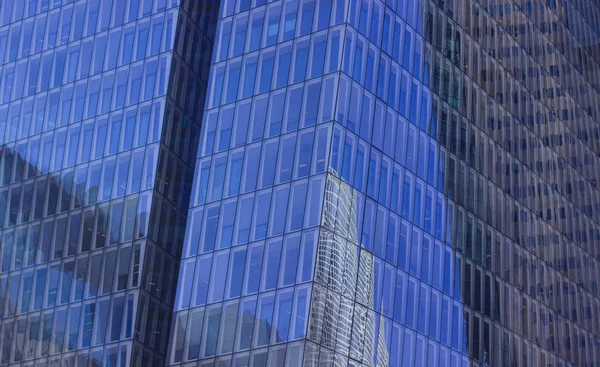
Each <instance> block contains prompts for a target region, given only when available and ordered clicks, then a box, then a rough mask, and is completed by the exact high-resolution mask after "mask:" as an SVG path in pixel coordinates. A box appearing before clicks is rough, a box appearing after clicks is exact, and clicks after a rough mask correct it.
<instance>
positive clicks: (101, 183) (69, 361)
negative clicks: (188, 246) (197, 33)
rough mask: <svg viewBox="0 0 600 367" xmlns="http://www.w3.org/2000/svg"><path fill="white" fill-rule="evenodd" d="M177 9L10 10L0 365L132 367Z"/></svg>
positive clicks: (143, 3) (103, 4) (158, 0)
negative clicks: (100, 366)
mask: <svg viewBox="0 0 600 367" xmlns="http://www.w3.org/2000/svg"><path fill="white" fill-rule="evenodd" d="M178 5H179V4H178V1H176V0H127V1H126V0H123V1H121V0H114V1H113V0H93V1H65V0H63V1H60V0H14V1H2V2H1V4H0V73H1V75H2V76H1V79H0V91H1V93H0V146H1V148H0V251H1V259H2V262H1V271H0V317H1V330H0V333H1V334H0V335H1V336H0V344H1V346H0V350H1V353H0V364H2V365H5V364H6V365H7V364H11V365H25V366H33V365H34V363H35V365H36V366H46V365H50V366H53V365H75V363H76V362H77V364H78V365H87V363H90V361H91V363H92V365H107V366H116V365H119V366H125V365H129V358H130V355H131V353H132V342H131V341H130V339H131V338H132V337H133V336H134V335H133V333H134V320H135V319H136V313H137V306H138V291H136V290H135V288H137V287H138V286H139V285H140V284H141V283H140V282H141V269H142V261H143V259H144V252H145V248H146V243H145V242H144V241H143V238H145V237H146V233H147V228H148V221H149V218H150V207H151V201H152V200H153V189H154V187H155V179H156V178H157V177H156V172H157V164H158V163H157V162H159V150H160V149H161V147H160V145H159V144H160V141H161V139H162V131H163V127H162V126H163V115H164V114H165V109H166V107H165V104H166V98H165V96H166V94H167V88H168V84H169V75H170V72H171V59H172V52H171V50H172V47H173V46H172V45H173V42H174V38H175V31H176V27H177V17H178V8H177V6H178ZM193 155H194V153H192V156H193ZM162 181H164V179H163V180H162ZM162 181H159V182H160V184H161V185H163V183H162ZM174 181H175V182H177V178H175V179H174ZM175 263H176V262H175ZM161 312H162V311H161ZM169 312H170V310H165V311H164V314H166V315H168V313H169ZM163 318H167V317H165V316H163ZM167 319H168V318H167ZM166 322H168V321H166ZM157 330H159V331H160V330H163V333H164V334H163V337H166V335H167V332H168V325H161V326H160V327H157ZM128 339H129V341H128ZM163 349H165V347H163ZM163 353H164V351H163Z"/></svg>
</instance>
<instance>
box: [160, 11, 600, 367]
mask: <svg viewBox="0 0 600 367" xmlns="http://www.w3.org/2000/svg"><path fill="white" fill-rule="evenodd" d="M265 2H266V1H260V0H258V1H256V0H255V1H240V2H235V1H225V2H223V4H222V10H221V16H220V21H219V25H218V42H217V43H216V49H215V58H214V65H213V67H212V76H211V85H210V90H209V93H210V94H209V100H208V104H209V105H208V107H209V111H208V112H207V114H206V115H205V119H204V121H205V122H204V126H203V135H202V143H201V147H200V150H201V151H200V155H199V160H198V167H197V173H198V174H197V177H196V178H195V188H194V192H193V203H192V209H191V211H190V217H189V224H190V225H189V226H188V228H189V230H188V233H187V236H186V245H185V250H184V254H183V259H184V260H183V266H182V272H181V275H180V284H179V287H180V289H179V292H178V295H179V296H178V299H177V303H178V304H177V309H178V310H182V311H180V312H178V313H177V315H176V322H175V323H174V334H173V348H172V351H171V354H170V356H169V358H171V363H180V362H184V361H187V360H195V359H198V358H200V359H201V362H200V364H199V365H212V363H215V362H217V363H218V362H220V363H229V361H231V360H232V358H233V362H235V363H238V361H239V363H242V364H244V363H246V361H250V364H251V365H252V364H254V365H264V364H266V363H267V362H268V363H269V364H272V365H279V363H285V364H286V365H294V364H295V363H297V362H298V361H299V360H300V358H299V357H300V356H301V355H302V354H303V355H304V363H306V364H308V365H311V364H312V363H316V361H330V360H331V359H330V358H332V357H331V356H332V355H333V354H336V353H334V350H333V349H329V346H330V345H321V346H319V345H318V344H315V343H313V342H319V341H320V340H321V339H320V338H321V335H322V334H324V333H325V331H324V330H326V329H323V330H321V329H318V327H319V325H320V324H319V323H318V322H317V323H314V326H315V327H316V328H317V329H316V330H313V329H311V332H310V333H308V332H306V331H305V330H303V328H306V325H307V324H306V322H308V324H309V325H310V326H311V327H312V326H313V324H311V323H312V322H313V321H314V319H311V317H312V314H311V315H309V320H308V321H307V320H306V319H305V318H303V315H301V314H300V313H299V311H298V310H306V309H307V308H306V307H308V309H310V310H311V311H310V312H313V308H314V307H315V306H316V305H318V306H320V304H318V303H311V304H309V305H308V306H306V303H305V302H306V296H305V295H306V294H307V292H309V291H312V294H313V295H314V294H316V293H317V294H321V293H319V291H320V290H321V288H323V287H321V286H320V285H319V284H318V283H312V284H311V283H306V285H303V284H304V283H303V282H304V281H306V280H312V278H311V277H310V276H308V277H306V278H304V276H303V274H304V270H303V269H306V268H310V267H314V261H310V260H309V261H307V259H309V256H308V254H309V253H310V252H311V251H315V249H314V247H315V246H317V247H318V251H320V250H321V249H322V248H321V247H319V246H320V239H319V237H318V236H320V235H321V233H322V231H323V230H317V229H314V230H313V229H308V230H307V229H306V227H307V226H308V227H310V226H311V225H313V224H314V223H316V222H317V221H316V220H315V219H313V217H312V211H311V209H312V208H313V207H312V206H311V204H312V200H317V201H318V203H319V204H318V205H317V206H319V212H320V205H321V204H320V203H321V200H322V196H321V195H322V194H321V192H322V191H319V192H318V195H315V194H313V193H311V192H309V193H308V196H306V194H307V191H309V190H310V188H311V187H312V186H310V185H311V184H313V182H317V183H315V185H316V186H319V189H320V190H322V189H323V183H322V179H321V176H320V175H319V174H318V173H320V172H323V171H324V168H322V166H321V164H325V165H327V166H328V167H330V168H331V169H333V170H334V171H335V172H336V173H337V174H339V176H340V177H341V178H342V179H343V180H344V181H345V182H348V183H350V184H351V185H352V186H353V187H354V188H355V189H356V190H357V192H356V197H357V235H358V237H359V240H358V241H359V242H360V244H361V245H362V246H363V247H364V248H365V249H367V250H368V251H370V252H371V253H373V255H374V256H373V259H374V272H375V279H374V292H375V293H374V303H373V306H372V307H373V310H372V311H374V312H375V313H376V315H377V318H380V319H383V323H375V325H383V326H381V327H383V328H384V333H383V334H384V335H385V338H386V341H385V343H386V347H387V350H388V351H389V352H390V355H389V358H390V365H392V366H397V365H400V364H409V365H410V364H413V363H417V362H419V363H426V364H427V365H437V364H438V363H439V365H442V366H446V365H449V364H450V363H452V364H453V365H458V364H462V365H467V364H469V363H472V364H474V365H482V364H485V365H489V364H493V365H564V366H569V365H578V364H592V363H595V361H597V360H598V358H599V356H598V355H597V353H598V352H597V351H598V346H600V340H599V339H598V335H600V330H599V329H600V326H599V325H598V323H597V322H596V320H597V319H598V317H600V307H599V306H600V303H599V299H598V286H597V280H596V279H598V274H597V271H598V266H597V259H598V255H599V254H598V250H597V246H596V245H597V241H598V238H599V232H598V227H597V223H596V222H597V221H598V213H597V210H598V191H597V189H596V182H597V177H596V176H597V172H598V170H597V168H596V167H597V162H596V161H597V159H598V158H597V152H598V150H599V149H600V147H599V145H598V138H599V134H598V128H597V113H598V111H597V106H598V95H597V88H598V79H599V78H598V63H597V62H596V60H598V59H599V57H598V56H599V52H598V46H597V45H595V44H593V43H592V44H590V42H589V40H590V39H593V38H594V36H595V35H596V34H597V33H598V32H597V30H596V28H597V26H596V25H597V24H598V14H599V13H598V8H597V6H596V4H594V3H593V2H590V1H584V2H578V3H577V4H575V5H574V4H571V3H570V2H554V1H548V2H543V3H536V4H535V5H534V4H532V3H529V2H526V1H516V2H513V1H508V0H506V1H500V2H497V3H493V4H490V3H489V2H487V1H481V2H475V1H470V0H460V1H448V2H444V3H439V2H425V1H423V2H412V1H405V0H397V1H396V0H389V1H386V2H385V4H384V3H382V2H379V1H366V0H364V1H363V0H350V1H333V0H332V1H326V0H320V1H317V0H298V1H285V0H283V1H277V2H270V3H269V4H265ZM342 50H343V52H342ZM342 54H343V57H342V56H340V55H342ZM339 69H341V70H342V72H341V73H333V74H327V73H328V72H335V71H336V70H339ZM315 70H316V71H317V72H316V73H315ZM322 72H324V74H323V75H321V74H322ZM429 88H431V90H432V91H433V93H431V92H430V90H429ZM331 91H333V93H330V92H331ZM333 107H335V112H334V111H333V110H332V108H333ZM332 119H334V120H335V122H334V123H329V122H328V121H330V120H332ZM313 121H314V122H316V123H317V125H316V127H315V128H313V127H310V126H312V125H313V124H314V122H313ZM298 128H299V130H297V129H298ZM313 129H315V130H313ZM320 129H323V130H322V131H323V136H324V138H323V139H324V142H323V144H321V143H320V142H321V140H320V139H319V136H320V135H319V133H320V131H321V130H320ZM313 131H314V132H313ZM303 134H308V136H310V138H309V137H307V136H306V135H303ZM314 134H317V136H315V135H314ZM303 137H305V138H304V139H303ZM303 141H304V142H306V144H307V145H303V144H302V143H303ZM323 147H324V148H323ZM323 150H324V151H325V152H324V153H321V152H322V151H323ZM320 154H323V155H320ZM303 160H304V163H303ZM312 174H316V175H315V176H311V175H312ZM306 175H308V176H309V178H308V179H306V178H303V177H306ZM289 180H291V183H289V184H283V183H284V182H287V181H289ZM256 190H258V191H256ZM305 196H306V198H305ZM290 200H291V201H290ZM303 200H304V201H303ZM284 203H287V205H286V204H284ZM298 203H301V205H300V206H298V205H297V204H298ZM267 208H268V209H267ZM315 213H316V212H315ZM293 223H296V225H294V224H293ZM300 229H303V231H300ZM282 234H283V236H281V235H282ZM315 241H316V242H315ZM317 242H318V243H317ZM316 243H317V244H316ZM305 255H306V256H305ZM290 258H292V259H294V262H291V263H290V262H289V259H290ZM296 263H298V266H299V267H297V268H295V265H294V268H295V269H296V271H294V272H293V273H292V274H291V275H290V270H289V269H290V267H289V265H290V264H296ZM301 269H302V271H300V270H301ZM285 274H288V276H289V277H286V275H285ZM285 279H288V282H286V281H285ZM315 281H317V282H318V280H315ZM292 285H293V286H292ZM324 286H326V287H327V286H328V285H326V284H325V285H324ZM417 310H418V311H417ZM281 315H285V316H284V317H283V318H282V316H281ZM317 321H318V320H317ZM376 327H379V326H376ZM197 330H202V331H201V332H200V333H197V332H196V331H197ZM208 330H210V332H208ZM297 330H300V331H301V332H300V333H296V331H297ZM192 331H193V332H192ZM302 331H305V333H302ZM283 334H287V337H286V336H285V335H283ZM379 334H380V332H379V330H378V331H377V332H376V333H374V335H379ZM282 335H283V336H282ZM313 336H314V337H313ZM306 338H307V339H308V340H303V339H306ZM311 338H312V339H311ZM296 339H297V341H295V340H296ZM284 342H287V343H289V344H285V343H284ZM286 349H287V351H286ZM300 350H303V352H301V351H300ZM374 350H377V353H379V351H380V350H381V348H376V349H374ZM232 353H233V355H232ZM286 353H287V354H286ZM337 354H339V353H337ZM342 354H343V353H342ZM215 357H216V359H213V358H215ZM333 358H337V357H333ZM467 358H470V359H467ZM282 361H285V362H282ZM349 361H350V362H342V363H351V361H352V359H350V360H349ZM377 361H378V359H377V356H375V355H374V356H373V361H372V362H371V363H367V364H372V363H377ZM352 363H354V362H352ZM363 363H365V361H364V360H363Z"/></svg>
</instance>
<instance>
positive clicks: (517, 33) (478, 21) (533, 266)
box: [424, 0, 600, 366]
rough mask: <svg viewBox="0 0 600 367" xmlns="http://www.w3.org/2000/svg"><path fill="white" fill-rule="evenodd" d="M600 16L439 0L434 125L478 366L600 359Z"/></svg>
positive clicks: (431, 59) (591, 6) (433, 8)
mask: <svg viewBox="0 0 600 367" xmlns="http://www.w3.org/2000/svg"><path fill="white" fill-rule="evenodd" d="M575 3H577V4H575ZM599 15H600V12H599V9H598V4H597V3H594V2H591V1H581V2H571V1H562V2H558V1H544V2H529V1H499V2H494V3H491V2H488V1H473V0H463V1H455V2H445V3H443V4H441V5H440V4H439V3H438V2H433V1H430V2H428V3H427V4H426V10H425V15H424V19H425V24H424V27H425V28H424V35H425V36H424V37H425V39H426V41H427V45H426V49H425V58H426V61H425V62H426V63H427V64H428V65H430V67H431V70H432V72H431V79H430V81H429V82H430V87H431V89H432V90H433V91H434V93H435V96H434V98H433V119H432V122H434V124H432V127H431V130H430V131H429V133H430V134H431V136H434V137H435V138H436V140H437V141H439V143H440V145H441V147H440V155H439V157H440V160H439V167H440V175H443V180H440V181H439V185H438V187H439V188H440V189H441V190H443V193H444V195H447V196H448V198H449V199H448V204H447V215H448V217H449V218H451V219H450V223H449V228H451V229H452V237H451V238H450V237H449V238H447V240H448V241H450V240H451V241H452V242H451V243H452V245H453V247H454V248H455V249H456V251H457V253H458V254H457V256H456V262H455V269H456V271H455V276H456V277H457V279H456V282H457V284H458V285H459V286H460V288H461V291H460V293H459V294H457V296H460V297H461V301H462V302H463V304H464V326H462V325H461V328H464V333H465V335H466V336H467V337H466V345H465V352H466V353H467V354H468V356H469V357H470V358H471V361H472V363H473V364H475V365H498V366H499V365H503V366H507V365H520V366H528V365H552V366H572V365H593V364H597V363H598V360H599V359H600V355H598V351H599V350H600V349H599V348H598V347H599V346H600V325H599V324H598V318H599V317H600V299H599V293H598V291H599V290H598V279H599V278H598V276H599V275H600V274H598V271H599V270H600V268H599V266H598V259H599V255H600V252H599V250H598V249H599V247H598V244H599V243H598V239H599V234H600V233H599V227H598V223H599V222H600V220H599V218H600V216H599V213H598V208H599V207H598V203H599V195H598V194H599V193H598V189H597V179H598V173H599V170H598V164H599V163H600V162H599V161H598V160H599V158H598V152H599V151H600V145H599V144H598V139H599V137H600V135H598V112H599V111H598V106H599V103H598V101H599V100H600V97H599V94H598V92H599V90H598V85H599V84H598V81H599V80H600V76H599V74H598V73H599V68H598V66H599V64H598V60H600V58H599V57H598V56H600V53H599V48H598V44H590V42H589V40H590V39H593V38H594V37H596V38H597V37H598V30H597V24H598V19H599Z"/></svg>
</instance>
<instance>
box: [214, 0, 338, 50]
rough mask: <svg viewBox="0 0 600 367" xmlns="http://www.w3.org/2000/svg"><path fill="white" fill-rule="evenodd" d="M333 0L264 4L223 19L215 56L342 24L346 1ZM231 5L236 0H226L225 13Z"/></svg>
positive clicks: (272, 43)
mask: <svg viewBox="0 0 600 367" xmlns="http://www.w3.org/2000/svg"><path fill="white" fill-rule="evenodd" d="M317 2H318V4H317ZM333 2H334V1H332V0H318V1H314V0H309V1H307V0H302V1H298V0H287V1H285V2H282V3H276V4H271V5H268V6H267V7H265V8H262V7H260V8H259V9H256V10H252V11H251V12H250V13H244V14H240V15H238V16H236V17H235V18H230V19H221V20H220V21H219V26H218V30H217V40H218V41H217V42H216V44H215V51H214V54H213V60H214V61H223V60H225V59H227V58H230V57H236V56H239V55H242V54H243V53H249V52H253V51H256V50H258V49H260V48H263V47H269V46H273V45H275V44H276V43H279V42H285V41H289V40H291V39H292V38H296V37H302V36H305V35H307V34H309V33H311V32H316V31H320V30H324V29H326V28H328V27H330V26H334V25H337V24H341V23H342V22H343V21H344V18H345V13H346V6H347V5H346V2H345V1H343V0H335V4H332V3H333ZM299 3H301V4H299ZM230 5H233V1H232V0H228V1H225V2H224V3H223V4H222V7H221V9H222V10H223V11H224V12H223V13H224V14H222V15H229V14H231V13H232V11H233V9H231V6H230Z"/></svg>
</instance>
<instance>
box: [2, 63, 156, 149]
mask: <svg viewBox="0 0 600 367" xmlns="http://www.w3.org/2000/svg"><path fill="white" fill-rule="evenodd" d="M167 64H168V63H167V59H165V58H163V59H161V60H156V59H155V60H150V61H148V62H147V63H145V64H144V63H139V64H137V65H135V66H134V67H132V68H131V70H130V69H129V68H128V67H125V68H122V69H121V70H118V71H117V72H111V73H107V74H105V75H103V76H102V77H100V76H99V77H96V78H92V79H90V80H89V82H87V81H84V82H81V83H76V84H75V85H69V86H66V87H63V88H62V90H58V89H55V90H53V91H51V92H49V93H48V94H46V93H43V94H40V95H38V96H36V97H35V99H34V98H33V97H31V98H26V99H24V100H22V101H18V102H13V103H12V104H10V106H9V105H8V99H5V102H6V105H5V107H3V108H2V109H1V110H0V129H1V130H2V131H6V134H3V139H2V141H3V142H4V143H6V142H10V141H14V140H15V139H16V138H17V131H18V130H19V126H20V127H21V129H20V130H21V131H20V134H18V136H20V137H25V136H28V135H29V134H35V133H39V132H40V131H42V130H43V131H46V130H49V129H53V128H55V126H64V125H67V124H70V123H73V122H78V121H81V120H83V119H84V118H90V117H94V116H96V115H97V114H105V113H107V112H109V111H112V110H115V109H121V108H124V107H127V106H131V105H133V104H137V103H140V102H143V101H148V100H150V99H152V98H154V97H159V96H163V95H164V94H165V93H166V82H167V79H166V78H167V77H168V73H167V70H168V65H167ZM11 83H12V81H11ZM35 83H36V84H37V79H36V80H35ZM61 85H62V82H57V84H56V86H61ZM5 87H6V85H5ZM22 87H23V85H22V86H21V87H17V88H16V89H15V91H18V90H19V89H20V90H21V92H22V90H23V88H22ZM33 87H34V90H35V85H34V86H33ZM7 88H8V90H9V93H10V90H11V88H12V87H7ZM4 90H6V88H5V89H4ZM5 96H6V97H7V98H8V97H9V96H10V94H8V95H5ZM21 96H22V95H21ZM21 96H19V98H20V97H21ZM32 119H33V121H32ZM44 121H46V123H45V126H43V125H44ZM32 122H34V123H32ZM30 129H31V130H32V131H30Z"/></svg>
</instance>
